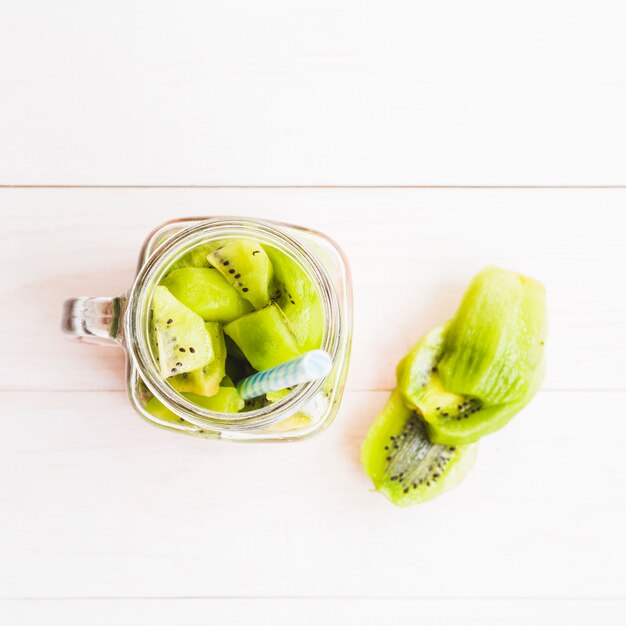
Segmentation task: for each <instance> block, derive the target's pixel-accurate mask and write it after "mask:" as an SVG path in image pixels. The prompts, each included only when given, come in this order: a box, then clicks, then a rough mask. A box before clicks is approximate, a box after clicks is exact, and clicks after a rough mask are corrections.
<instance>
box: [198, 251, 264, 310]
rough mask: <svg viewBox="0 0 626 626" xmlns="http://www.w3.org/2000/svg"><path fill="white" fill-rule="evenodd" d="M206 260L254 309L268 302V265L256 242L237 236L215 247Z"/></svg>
mask: <svg viewBox="0 0 626 626" xmlns="http://www.w3.org/2000/svg"><path fill="white" fill-rule="evenodd" d="M207 259H208V261H209V263H210V264H211V265H212V266H213V267H215V268H216V269H217V270H218V271H219V272H221V273H222V275H223V276H224V278H225V279H226V280H227V281H228V282H229V283H230V284H231V285H232V286H233V287H234V288H235V289H237V291H238V292H239V293H240V294H241V295H242V296H243V297H244V298H245V299H246V300H248V301H249V302H251V303H252V306H253V307H254V308H255V309H259V308H261V307H263V306H265V305H266V304H267V303H268V302H269V300H270V295H269V287H270V282H271V280H272V275H273V274H272V264H271V263H270V260H269V257H268V256H267V254H266V252H265V250H264V249H263V247H262V246H261V245H260V244H259V243H258V242H256V241H253V240H250V239H237V240H236V241H233V242H231V243H229V244H227V245H225V246H223V247H222V248H219V249H217V250H215V251H214V252H212V253H211V254H209V255H208V256H207Z"/></svg>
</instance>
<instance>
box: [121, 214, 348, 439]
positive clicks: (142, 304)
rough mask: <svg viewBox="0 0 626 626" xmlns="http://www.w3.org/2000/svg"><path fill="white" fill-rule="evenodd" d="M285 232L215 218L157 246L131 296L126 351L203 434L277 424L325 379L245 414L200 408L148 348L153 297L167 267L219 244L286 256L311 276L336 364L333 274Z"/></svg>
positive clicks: (158, 393)
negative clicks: (256, 245) (263, 247)
mask: <svg viewBox="0 0 626 626" xmlns="http://www.w3.org/2000/svg"><path fill="white" fill-rule="evenodd" d="M281 227H283V228H288V229H290V228H293V227H291V226H289V225H287V224H281V223H278V222H271V221H266V220H258V219H253V218H246V217H213V218H208V219H206V220H202V221H199V222H198V223H196V224H194V225H192V226H188V227H185V228H183V229H182V230H181V231H180V232H178V233H176V234H174V235H172V236H171V237H170V238H168V239H167V240H166V241H165V242H163V243H162V244H161V245H160V246H158V247H157V248H156V249H155V250H154V252H153V253H152V255H151V256H150V257H149V259H148V260H147V261H146V263H145V264H144V265H143V266H142V267H141V268H140V269H139V272H138V274H137V277H136V279H135V282H134V284H133V286H132V287H131V290H130V292H129V295H128V302H127V314H126V318H125V329H124V330H125V337H126V339H127V350H128V352H129V356H130V358H131V359H132V361H133V363H134V365H135V367H136V368H137V370H138V373H139V375H140V378H141V379H142V380H143V382H144V384H145V385H146V386H147V387H148V389H149V390H150V391H151V392H152V394H153V395H154V396H155V397H157V398H158V399H159V400H160V401H161V402H162V403H163V404H164V405H165V406H166V407H167V408H169V409H170V410H172V411H174V412H175V413H176V414H178V415H181V416H182V417H183V418H184V419H185V420H186V421H188V422H189V423H191V424H194V425H196V426H199V427H201V428H207V427H208V428H212V429H215V430H219V431H225V430H237V431H245V430H252V429H256V428H260V427H266V426H269V425H271V424H274V423H277V422H280V421H282V420H283V419H286V418H287V417H289V416H291V415H292V414H293V413H295V412H297V411H299V410H301V409H302V408H303V407H304V406H305V405H306V403H307V402H308V401H309V400H311V398H313V396H315V394H316V393H317V392H318V391H319V390H320V389H321V387H322V385H323V384H324V381H325V380H326V378H324V379H321V380H317V381H311V382H308V383H304V384H302V385H299V386H298V388H297V389H296V390H294V391H293V392H292V393H290V394H288V395H287V396H286V397H285V398H283V399H281V400H280V401H278V402H276V403H273V404H271V405H268V406H265V407H261V408H259V409H255V410H252V411H247V412H244V413H221V412H217V411H211V410H209V409H206V408H204V407H200V406H198V405H196V404H194V403H192V402H191V401H189V400H188V399H186V398H185V397H184V396H182V395H181V394H180V393H178V392H177V391H176V390H175V389H173V388H172V387H171V386H170V385H169V384H168V383H167V382H166V381H165V380H163V379H162V378H161V377H160V375H159V372H158V370H157V367H156V361H155V359H154V356H153V355H152V347H151V346H150V342H149V332H148V320H149V313H150V304H151V301H152V293H153V290H154V287H156V286H157V285H158V284H159V282H160V281H161V279H162V278H163V275H164V274H165V273H166V271H167V269H168V267H169V266H170V265H171V264H172V263H173V262H175V261H176V260H177V259H178V258H180V257H182V256H183V255H184V254H186V253H187V252H189V250H191V249H192V248H194V247H196V246H198V245H200V244H202V243H207V242H209V241H215V240H219V239H232V238H247V239H255V240H257V241H260V242H261V243H265V244H268V245H272V246H274V247H276V248H277V249H279V250H280V251H281V252H283V253H285V254H287V255H288V256H289V257H290V258H291V259H292V260H294V261H295V262H296V263H298V265H299V266H300V267H301V268H302V269H303V270H304V271H305V272H306V273H307V275H308V276H309V278H310V279H311V281H312V282H313V284H314V285H315V288H316V290H317V292H318V295H319V298H320V303H321V304H322V307H323V311H324V332H323V338H322V345H321V348H322V349H323V350H325V351H326V352H328V353H329V354H330V356H331V358H332V360H333V363H336V362H337V355H338V352H339V348H340V325H341V315H340V308H339V302H338V298H337V294H336V291H335V289H334V287H333V283H332V280H331V278H330V276H329V274H328V270H327V269H326V267H325V266H324V264H323V263H322V262H321V260H320V259H319V258H318V257H317V256H316V255H315V254H314V253H312V252H311V251H310V250H309V249H308V248H307V247H306V246H305V245H303V244H302V243H301V242H300V241H298V240H297V238H296V237H294V236H292V235H291V234H289V233H288V232H286V230H281Z"/></svg>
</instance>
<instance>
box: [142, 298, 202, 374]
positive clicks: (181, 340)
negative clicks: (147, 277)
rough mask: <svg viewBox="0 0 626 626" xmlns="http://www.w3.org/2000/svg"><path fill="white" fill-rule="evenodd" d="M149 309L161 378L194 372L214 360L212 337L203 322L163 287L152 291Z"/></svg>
mask: <svg viewBox="0 0 626 626" xmlns="http://www.w3.org/2000/svg"><path fill="white" fill-rule="evenodd" d="M151 309H152V328H153V333H154V337H155V339H156V345H157V352H158V361H159V369H160V372H161V376H162V377H163V378H164V379H166V378H169V377H171V376H174V375H176V374H182V373H184V372H191V371H192V370H196V369H198V368H200V367H203V366H204V365H206V364H207V363H209V362H210V361H211V360H212V359H213V348H212V345H211V338H210V336H209V333H208V331H207V329H206V327H205V325H204V321H203V319H202V318H201V317H200V316H199V315H198V314H197V313H194V312H193V311H192V310H191V309H189V308H188V307H186V306H185V305H184V304H182V302H180V301H179V300H177V299H176V298H175V297H174V296H173V295H172V294H171V293H170V292H169V290H168V289H167V288H166V287H163V286H158V287H156V288H155V289H154V293H153V295H152V303H151Z"/></svg>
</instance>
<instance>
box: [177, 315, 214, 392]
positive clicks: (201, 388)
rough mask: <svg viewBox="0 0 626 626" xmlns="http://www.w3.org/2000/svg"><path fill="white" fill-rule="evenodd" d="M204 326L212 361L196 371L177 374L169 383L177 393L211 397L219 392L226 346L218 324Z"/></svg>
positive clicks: (208, 323)
mask: <svg viewBox="0 0 626 626" xmlns="http://www.w3.org/2000/svg"><path fill="white" fill-rule="evenodd" d="M204 326H205V328H206V329H207V332H208V333H209V337H210V338H211V346H212V348H213V360H212V361H211V362H209V363H207V364H206V365H203V366H202V367H201V368H199V369H197V370H193V371H191V372H184V373H183V374H178V375H177V376H174V377H173V378H170V379H169V382H170V384H171V385H172V387H174V389H176V390H177V391H181V392H183V391H184V392H190V393H195V394H198V395H200V396H212V395H214V394H216V393H217V392H218V391H219V388H220V382H221V380H222V379H223V378H224V376H225V375H226V370H225V365H226V344H225V342H224V333H223V332H222V328H221V326H220V325H219V324H217V323H215V322H207V323H206V324H205V325H204Z"/></svg>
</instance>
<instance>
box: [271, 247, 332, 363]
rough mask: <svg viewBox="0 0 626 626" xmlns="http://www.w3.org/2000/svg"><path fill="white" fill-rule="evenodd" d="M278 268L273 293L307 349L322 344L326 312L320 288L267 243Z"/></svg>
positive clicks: (304, 348) (292, 261)
mask: <svg viewBox="0 0 626 626" xmlns="http://www.w3.org/2000/svg"><path fill="white" fill-rule="evenodd" d="M265 251H266V252H267V255H268V256H269V258H270V260H271V262H272V267H273V268H274V288H273V290H272V293H271V296H272V299H273V300H274V301H276V302H277V303H278V305H279V306H280V308H281V309H282V310H283V312H284V313H285V315H286V317H287V319H288V320H289V322H290V324H291V327H292V329H293V332H294V335H295V337H296V341H297V343H298V346H299V348H300V349H301V350H302V351H303V352H307V351H309V350H315V349H317V348H319V347H320V346H321V344H322V335H323V332H324V311H323V308H322V304H321V302H320V298H319V294H318V292H317V289H316V287H315V285H314V283H313V282H312V280H311V278H310V277H309V275H308V274H307V273H306V272H305V271H304V270H303V269H302V268H301V267H300V265H298V263H296V261H294V260H293V259H291V258H290V257H289V256H287V255H286V254H285V253H284V252H282V251H280V250H277V249H276V248H273V247H271V246H265Z"/></svg>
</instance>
